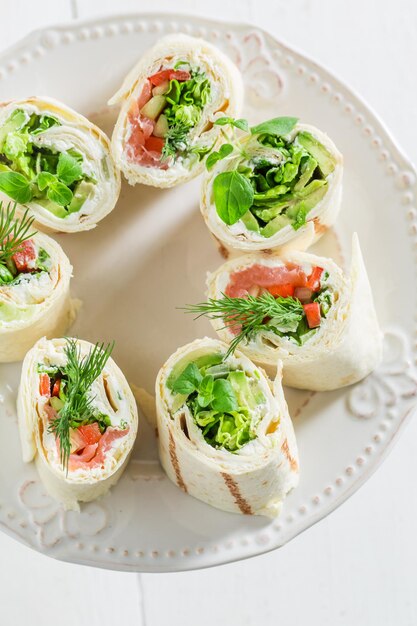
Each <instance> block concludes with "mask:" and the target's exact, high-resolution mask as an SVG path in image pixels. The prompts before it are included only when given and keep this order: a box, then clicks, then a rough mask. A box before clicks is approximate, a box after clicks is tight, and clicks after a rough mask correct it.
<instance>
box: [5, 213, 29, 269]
mask: <svg viewBox="0 0 417 626" xmlns="http://www.w3.org/2000/svg"><path fill="white" fill-rule="evenodd" d="M15 214H16V203H14V204H13V205H12V203H11V202H9V204H8V205H7V207H6V208H4V207H3V202H0V263H3V264H5V263H6V262H7V261H9V260H10V259H11V258H12V256H13V255H14V254H16V252H18V251H19V249H20V248H21V246H22V244H23V243H24V242H25V241H27V240H28V239H30V238H31V237H33V236H34V235H36V231H32V232H31V227H32V224H33V222H34V219H35V218H34V217H31V216H29V211H28V209H26V211H25V212H24V214H23V216H22V217H21V218H20V219H18V218H16V219H15Z"/></svg>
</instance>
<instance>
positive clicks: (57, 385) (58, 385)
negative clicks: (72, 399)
mask: <svg viewBox="0 0 417 626" xmlns="http://www.w3.org/2000/svg"><path fill="white" fill-rule="evenodd" d="M60 389H61V379H60V378H58V380H56V381H55V382H54V386H53V388H52V395H53V396H55V397H56V398H58V397H59V391H60Z"/></svg>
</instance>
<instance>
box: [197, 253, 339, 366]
mask: <svg viewBox="0 0 417 626" xmlns="http://www.w3.org/2000/svg"><path fill="white" fill-rule="evenodd" d="M328 278H329V274H328V272H325V271H324V270H323V268H321V267H319V266H313V267H312V268H311V271H310V273H309V274H307V273H306V272H305V271H304V270H303V268H302V267H300V266H298V265H295V264H293V263H287V264H286V265H281V266H278V267H268V266H265V265H260V264H255V265H252V266H250V267H248V268H246V269H243V270H239V271H237V272H234V273H233V274H231V276H230V280H229V283H228V285H227V287H226V290H225V294H223V298H221V299H218V300H216V299H210V300H209V301H208V302H202V303H200V304H196V305H191V306H188V307H186V311H187V312H190V313H197V314H198V315H199V316H201V315H204V316H206V317H208V318H209V319H216V320H217V319H220V320H222V321H223V322H224V325H225V327H227V328H228V329H229V330H230V331H231V332H232V333H233V334H234V335H235V338H234V339H233V341H232V342H231V343H230V347H229V351H228V353H227V355H229V354H231V353H232V352H233V351H234V350H235V349H236V348H237V346H238V345H239V343H240V342H242V341H244V340H245V341H250V340H251V339H253V338H254V337H255V336H256V334H257V333H259V332H261V331H268V332H270V333H273V334H274V335H277V336H278V337H283V338H285V339H288V340H289V341H291V342H293V343H295V344H297V345H299V346H302V345H303V344H304V343H305V342H306V341H308V340H309V339H310V338H311V337H312V336H313V335H314V334H315V333H316V332H317V330H318V329H319V328H320V325H321V323H322V320H323V318H325V317H326V316H327V315H328V313H329V311H330V309H331V307H332V305H333V303H334V293H333V290H332V288H331V287H330V286H329V285H328V284H327V281H328Z"/></svg>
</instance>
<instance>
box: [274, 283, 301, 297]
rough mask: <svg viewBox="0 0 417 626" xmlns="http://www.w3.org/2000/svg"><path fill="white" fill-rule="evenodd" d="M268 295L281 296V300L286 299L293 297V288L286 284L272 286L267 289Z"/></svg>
mask: <svg viewBox="0 0 417 626" xmlns="http://www.w3.org/2000/svg"><path fill="white" fill-rule="evenodd" d="M267 289H268V291H269V293H270V294H272V295H273V296H275V297H276V298H277V297H278V296H281V297H282V298H288V297H289V296H291V297H292V296H293V295H294V290H295V286H294V285H292V284H291V283H286V284H284V285H272V286H271V287H267Z"/></svg>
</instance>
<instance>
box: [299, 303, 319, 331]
mask: <svg viewBox="0 0 417 626" xmlns="http://www.w3.org/2000/svg"><path fill="white" fill-rule="evenodd" d="M303 309H304V313H305V314H306V317H307V324H308V327H309V328H317V326H320V322H321V314H320V305H319V303H318V302H310V303H309V304H303Z"/></svg>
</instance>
